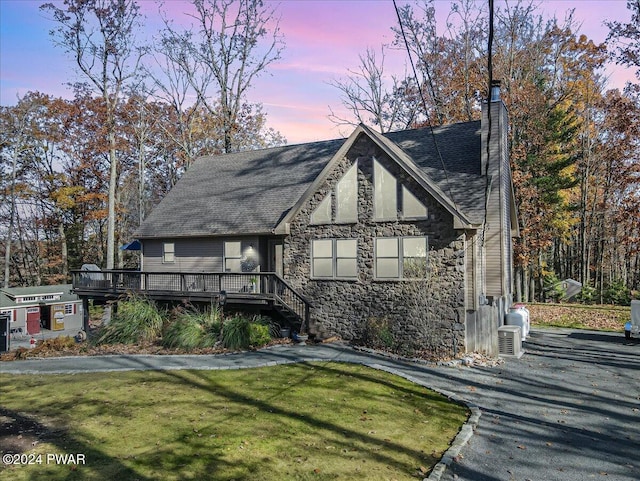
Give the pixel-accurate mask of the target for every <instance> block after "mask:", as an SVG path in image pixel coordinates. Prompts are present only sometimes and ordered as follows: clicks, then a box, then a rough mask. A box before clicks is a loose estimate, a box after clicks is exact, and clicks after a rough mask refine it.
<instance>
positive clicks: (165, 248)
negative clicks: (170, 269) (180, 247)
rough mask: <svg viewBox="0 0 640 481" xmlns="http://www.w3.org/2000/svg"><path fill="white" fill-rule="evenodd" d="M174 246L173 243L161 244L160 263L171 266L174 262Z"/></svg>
mask: <svg viewBox="0 0 640 481" xmlns="http://www.w3.org/2000/svg"><path fill="white" fill-rule="evenodd" d="M175 248H176V247H175V244H174V243H173V242H165V243H163V244H162V263H163V264H172V263H173V262H175V252H176V251H175Z"/></svg>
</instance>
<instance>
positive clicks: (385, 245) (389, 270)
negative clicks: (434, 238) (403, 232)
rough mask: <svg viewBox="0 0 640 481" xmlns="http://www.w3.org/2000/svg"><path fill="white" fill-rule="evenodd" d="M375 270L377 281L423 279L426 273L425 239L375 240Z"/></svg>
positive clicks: (396, 238)
mask: <svg viewBox="0 0 640 481" xmlns="http://www.w3.org/2000/svg"><path fill="white" fill-rule="evenodd" d="M375 268H376V278H378V279H421V278H424V277H425V276H426V273H427V238H426V237H378V238H376V240H375Z"/></svg>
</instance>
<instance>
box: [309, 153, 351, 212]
mask: <svg viewBox="0 0 640 481" xmlns="http://www.w3.org/2000/svg"><path fill="white" fill-rule="evenodd" d="M334 197H335V219H332V212H331V207H332V205H331V201H332V198H334ZM332 220H333V221H335V222H337V223H352V222H357V221H358V163H357V162H354V163H353V165H352V166H351V167H349V170H347V172H346V173H345V174H344V175H343V176H342V178H341V179H340V180H339V181H338V183H337V184H336V186H335V188H334V189H333V190H332V191H331V192H329V194H327V196H326V197H325V198H324V199H322V202H320V204H319V205H318V207H316V209H315V210H314V211H313V212H312V214H311V223H312V224H330V223H331V221H332Z"/></svg>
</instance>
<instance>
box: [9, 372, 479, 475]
mask: <svg viewBox="0 0 640 481" xmlns="http://www.w3.org/2000/svg"><path fill="white" fill-rule="evenodd" d="M0 392H1V393H2V397H1V398H0V406H1V408H2V409H3V411H4V417H3V416H2V413H0V423H4V424H5V427H6V426H8V425H9V424H8V423H12V422H13V424H14V426H15V423H16V422H17V421H16V420H19V421H21V422H22V424H23V425H24V426H27V427H28V428H24V432H23V435H24V436H26V437H23V438H22V439H23V440H24V439H29V436H34V434H33V433H35V432H39V434H38V435H37V437H38V438H39V442H38V443H37V444H36V445H35V447H31V445H29V446H28V448H29V449H28V450H27V451H25V453H27V454H33V455H34V459H36V460H37V458H35V455H37V454H39V453H41V454H43V456H44V457H43V458H42V462H41V464H36V465H31V466H21V467H15V466H9V467H7V466H2V467H0V479H12V480H37V479H43V480H44V479H46V480H59V479H78V480H93V479H95V480H116V479H117V480H134V479H136V480H157V479H162V480H205V479H211V480H225V481H228V480H231V479H234V480H245V479H246V480H257V479H259V480H261V481H269V480H280V481H282V480H288V479H296V480H306V479H313V480H328V479H348V480H352V479H363V480H365V479H366V480H394V479H395V480H401V479H416V478H419V479H422V478H424V477H425V473H426V472H428V471H429V470H430V469H431V468H432V467H433V466H434V465H435V464H436V462H437V461H438V460H439V459H440V457H441V456H442V454H443V452H444V451H445V450H446V449H447V447H448V446H449V444H450V442H451V441H452V439H453V438H454V436H455V435H456V434H457V432H458V430H459V429H460V427H461V425H462V423H463V422H464V421H465V420H466V418H467V416H468V411H467V409H466V408H465V407H463V406H460V405H457V404H454V403H451V402H450V401H448V400H447V399H445V398H444V397H443V396H441V395H439V394H437V393H435V392H433V391H430V390H428V389H426V388H424V387H421V386H418V385H415V384H413V383H411V382H409V381H406V380H404V379H402V378H399V377H397V376H394V375H391V374H387V373H384V372H380V371H376V370H373V369H370V368H366V367H363V366H355V365H345V364H338V363H323V364H320V363H316V364H296V365H286V366H276V367H268V368H260V369H249V370H228V371H166V372H125V373H122V372H119V373H101V374H82V375H77V374H76V375H48V376H44V375H28V376H11V375H0ZM29 424H31V425H30V426H29ZM3 432H4V433H6V432H7V429H4V430H3ZM14 434H15V433H14ZM5 441H6V439H5ZM50 453H64V454H69V453H71V454H73V453H80V454H83V455H84V458H85V459H86V463H85V464H84V465H83V464H79V465H56V464H53V463H51V464H46V461H47V458H46V454H50ZM0 466H1V465H0Z"/></svg>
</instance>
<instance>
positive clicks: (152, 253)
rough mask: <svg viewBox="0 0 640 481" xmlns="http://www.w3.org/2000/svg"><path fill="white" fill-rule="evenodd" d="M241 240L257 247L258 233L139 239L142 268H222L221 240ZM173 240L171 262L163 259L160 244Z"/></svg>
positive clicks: (220, 270)
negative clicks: (251, 234)
mask: <svg viewBox="0 0 640 481" xmlns="http://www.w3.org/2000/svg"><path fill="white" fill-rule="evenodd" d="M234 240H240V241H241V242H242V249H243V250H245V249H247V248H248V247H249V246H253V247H254V248H255V250H256V252H258V251H259V245H260V244H259V239H258V237H242V238H236V237H218V238H213V237H210V238H207V237H197V238H184V239H183V238H178V239H144V240H143V241H142V246H143V247H142V249H143V250H142V252H143V260H142V270H144V271H145V272H223V256H224V242H225V241H234ZM165 242H173V243H174V246H175V254H174V257H175V259H174V262H170V263H163V262H162V245H163V243H165ZM258 263H259V270H264V268H265V267H264V265H263V264H264V260H262V259H259V261H258Z"/></svg>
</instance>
